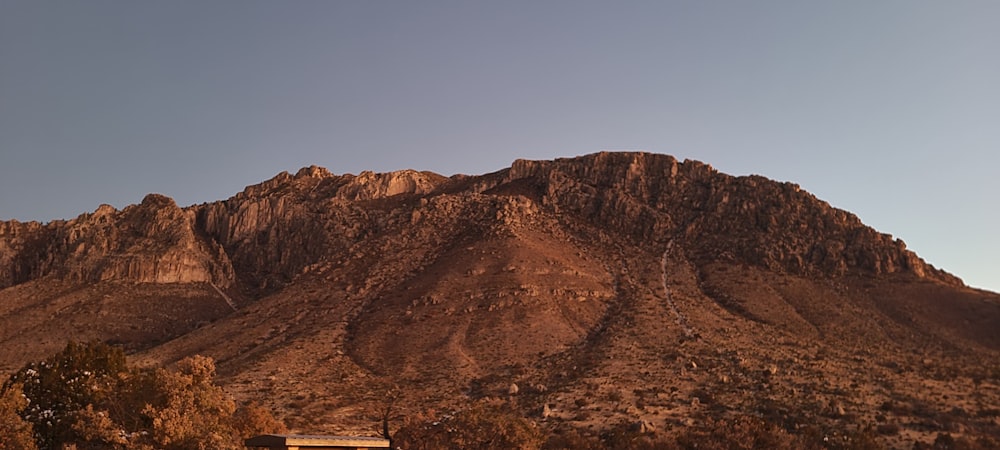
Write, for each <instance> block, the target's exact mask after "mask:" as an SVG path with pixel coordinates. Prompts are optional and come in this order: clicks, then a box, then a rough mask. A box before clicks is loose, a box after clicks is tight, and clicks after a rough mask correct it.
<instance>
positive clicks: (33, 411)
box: [3, 341, 127, 450]
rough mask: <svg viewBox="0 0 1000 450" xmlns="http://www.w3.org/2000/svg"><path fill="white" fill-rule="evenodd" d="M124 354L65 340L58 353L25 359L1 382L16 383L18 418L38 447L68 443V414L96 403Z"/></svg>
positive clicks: (72, 438) (108, 388)
mask: <svg viewBox="0 0 1000 450" xmlns="http://www.w3.org/2000/svg"><path fill="white" fill-rule="evenodd" d="M126 370H127V366H126V364H125V353H124V352H122V350H121V349H120V348H117V347H112V346H109V345H106V344H104V343H101V342H96V341H94V342H88V343H76V342H70V343H69V344H67V345H66V348H64V349H63V350H62V351H61V352H59V353H57V354H55V355H53V356H52V357H50V358H47V359H45V360H44V361H41V362H38V363H31V364H28V365H26V366H25V367H23V368H22V369H21V370H19V371H17V372H16V373H14V375H12V376H11V377H10V378H9V379H8V380H7V381H6V382H5V383H4V385H3V390H4V391H7V390H8V389H9V387H10V386H13V385H20V386H22V389H23V392H24V396H25V397H26V398H27V400H28V405H27V407H26V408H24V410H23V411H21V417H22V418H23V419H24V420H26V421H27V422H30V423H31V424H32V425H33V426H34V435H35V441H36V442H37V443H38V446H39V448H41V449H43V450H47V449H55V448H58V447H59V446H60V445H61V444H62V443H64V442H73V441H75V440H76V439H77V438H78V436H77V435H76V432H75V431H74V430H73V427H72V425H73V422H74V421H75V417H74V414H75V413H76V412H77V411H80V410H83V409H84V408H86V407H87V405H91V404H96V403H101V402H102V400H103V398H102V397H103V396H105V395H107V394H108V393H110V392H112V391H113V388H114V387H115V385H116V380H117V378H118V375H119V373H121V372H125V371H126Z"/></svg>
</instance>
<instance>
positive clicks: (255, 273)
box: [0, 153, 961, 289]
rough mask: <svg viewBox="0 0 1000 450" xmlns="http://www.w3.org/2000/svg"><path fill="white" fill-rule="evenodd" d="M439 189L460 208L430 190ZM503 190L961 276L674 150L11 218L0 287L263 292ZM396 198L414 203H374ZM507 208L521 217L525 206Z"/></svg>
mask: <svg viewBox="0 0 1000 450" xmlns="http://www.w3.org/2000/svg"><path fill="white" fill-rule="evenodd" d="M491 190H494V191H491ZM442 193H449V194H450V195H451V200H449V201H448V202H450V203H453V205H448V206H446V205H445V203H448V202H444V203H442V202H438V203H436V204H432V203H431V202H429V201H428V200H429V199H434V198H435V197H436V196H438V195H440V194H442ZM505 193H506V194H517V195H519V196H525V198H533V199H535V200H536V201H537V202H538V204H539V205H540V206H541V207H542V208H545V209H547V210H549V211H551V212H552V213H555V214H570V215H573V216H575V217H578V218H579V219H580V220H584V221H587V222H589V223H591V224H593V225H596V226H600V227H606V228H607V229H610V230H616V231H617V232H620V233H622V234H624V235H625V236H627V237H629V238H631V239H633V240H635V241H639V242H645V243H648V244H651V245H656V246H660V247H663V246H666V245H667V243H669V242H673V244H674V245H681V246H683V248H684V249H685V251H686V252H688V253H689V254H690V255H691V256H692V257H694V258H696V259H699V260H705V261H708V260H719V259H721V260H729V261H739V262H744V263H748V264H753V265H757V266H763V267H767V268H770V269H773V270H783V271H788V272H790V273H800V274H803V273H810V274H820V275H826V276H840V275H844V274H848V273H868V274H872V275H881V274H891V273H900V272H902V273H912V274H914V275H917V276H918V277H925V278H929V279H934V280H937V281H940V282H944V283H948V284H952V285H960V284H961V281H960V280H958V279H957V278H955V277H954V276H952V275H949V274H947V273H945V272H942V271H940V270H937V269H935V268H933V267H931V266H930V265H928V264H926V263H925V262H924V261H923V260H921V259H920V258H919V257H918V256H917V255H915V254H914V253H912V252H910V251H908V250H907V249H906V246H905V244H904V243H903V242H902V241H900V240H898V239H897V240H893V239H892V237H891V236H889V235H886V234H881V233H878V232H876V231H875V230H872V229H871V228H869V227H866V226H865V225H864V224H862V223H861V221H860V220H858V218H857V217H855V216H854V215H852V214H850V213H848V212H845V211H842V210H839V209H836V208H833V207H831V206H830V205H828V204H827V203H825V202H823V201H821V200H818V199H816V198H815V197H814V196H812V195H811V194H809V193H807V192H804V191H802V190H800V189H799V188H798V186H797V185H794V184H791V183H778V182H774V181H771V180H768V179H765V178H763V177H759V176H749V177H733V176H729V175H725V174H722V173H718V172H717V171H715V170H714V169H712V167H711V166H709V165H706V164H703V163H700V162H697V161H683V162H679V161H677V160H676V159H674V158H673V157H670V156H665V155H655V154H645V153H599V154H593V155H588V156H584V157H579V158H572V159H559V160H555V161H526V160H518V161H515V162H514V164H513V165H512V166H511V167H510V168H509V169H505V170H503V171H500V172H498V173H495V174H490V175H484V176H481V177H462V176H456V177H453V178H451V179H448V178H445V177H442V176H440V175H436V174H433V173H429V172H416V171H411V170H405V171H399V172H392V173H383V174H375V173H371V172H363V173H361V174H360V175H357V176H354V175H342V176H337V175H333V174H331V173H330V172H329V171H327V170H326V169H323V168H318V167H315V166H313V167H308V168H303V169H302V170H300V171H299V172H298V173H296V174H295V175H290V174H288V173H281V174H279V175H278V176H276V177H274V178H272V179H271V180H268V181H266V182H263V183H261V184H258V185H255V186H250V187H247V188H246V190H244V191H243V192H242V193H240V194H238V195H236V196H234V197H233V198H230V199H229V200H226V201H222V202H214V203H208V204H202V205H196V206H192V207H189V208H186V209H180V208H178V207H177V205H176V204H175V203H174V202H173V201H172V200H170V199H169V198H166V197H163V196H160V195H155V194H151V195H149V196H147V197H146V198H145V199H144V200H143V202H142V203H141V204H139V205H134V206H130V207H128V208H125V209H124V210H122V211H116V210H115V209H114V208H112V207H110V206H107V205H105V206H102V207H100V208H98V209H97V211H95V212H94V213H91V214H83V215H81V216H80V217H77V218H76V219H73V220H70V221H54V222H50V223H48V224H44V225H42V224H39V223H33V222H32V223H19V222H16V221H11V222H2V223H0V287H4V286H12V285H15V284H18V283H22V282H25V281H28V280H32V279H37V278H40V277H44V276H56V277H59V278H62V279H70V280H79V281H102V280H119V281H131V282H140V283H176V282H180V283H184V282H201V281H211V282H213V283H215V284H216V285H220V286H228V285H230V284H232V283H233V282H234V281H236V280H237V279H239V280H241V281H243V282H244V283H246V284H247V285H248V286H250V287H252V288H254V289H261V288H262V289H269V288H274V287H275V286H280V285H282V284H284V283H287V282H288V281H290V280H291V279H292V278H293V277H294V276H296V275H297V274H298V273H300V272H301V271H302V270H303V269H304V268H306V267H308V266H310V265H312V264H316V263H318V262H320V261H329V260H336V259H338V258H343V257H344V256H345V255H347V254H348V253H349V250H350V248H351V247H352V246H353V245H355V244H357V243H358V242H360V241H361V240H362V239H365V238H369V237H371V236H373V235H376V234H378V233H379V232H381V231H382V230H384V229H386V228H387V227H389V226H391V225H394V224H398V223H401V222H404V223H405V222H411V221H412V222H416V221H419V220H420V218H421V217H422V216H425V215H428V214H433V213H431V211H433V210H434V209H435V208H438V209H439V208H440V207H442V206H446V208H447V209H448V210H447V211H445V212H444V215H446V216H447V215H458V216H463V215H466V214H472V216H469V217H474V216H476V215H479V214H482V211H466V209H467V208H469V207H470V206H472V207H474V208H478V207H480V206H482V205H481V201H480V200H475V198H476V196H477V195H483V194H485V195H491V194H505ZM389 197H393V198H413V199H415V200H414V201H403V202H397V203H395V204H391V205H390V204H389V203H384V204H380V203H378V201H379V200H380V199H386V198H389ZM417 198H422V199H423V200H421V201H416V199H417ZM503 214H506V215H507V219H506V220H508V221H509V220H512V219H511V218H512V217H513V220H520V217H519V216H520V213H519V212H516V211H513V212H512V211H507V212H505V213H503ZM438 215H440V214H438ZM501 215H502V214H501ZM467 218H468V217H467ZM466 222H469V220H466Z"/></svg>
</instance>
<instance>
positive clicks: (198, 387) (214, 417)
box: [0, 343, 285, 450]
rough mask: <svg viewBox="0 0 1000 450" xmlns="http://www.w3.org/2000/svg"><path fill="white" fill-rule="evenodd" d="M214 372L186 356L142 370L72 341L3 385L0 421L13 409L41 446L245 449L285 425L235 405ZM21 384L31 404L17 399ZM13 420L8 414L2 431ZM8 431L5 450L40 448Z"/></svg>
mask: <svg viewBox="0 0 1000 450" xmlns="http://www.w3.org/2000/svg"><path fill="white" fill-rule="evenodd" d="M214 377H215V362H214V361H213V360H212V359H211V358H208V357H203V356H194V357H191V358H186V359H184V360H181V361H180V362H178V363H177V369H176V370H166V369H152V370H149V369H137V368H132V367H128V366H127V365H126V364H125V357H124V353H122V351H121V350H120V349H118V348H114V347H110V346H107V345H104V344H101V343H88V344H75V343H74V344H69V345H67V347H66V349H64V350H63V351H62V352H60V353H58V354H56V355H54V356H53V357H52V358H49V359H46V360H45V361H42V362H40V363H36V364H29V365H27V366H25V367H24V368H23V369H21V370H20V371H18V372H17V373H15V374H14V375H13V376H11V378H10V379H9V380H7V382H6V383H4V385H3V391H2V392H3V394H4V395H3V397H2V399H4V400H0V420H2V419H3V417H4V416H3V414H5V413H6V410H12V411H15V412H14V414H17V415H19V417H20V418H22V419H23V420H24V422H26V425H28V426H27V427H24V426H21V427H20V428H18V430H22V431H20V433H24V431H23V430H25V429H27V430H29V431H28V432H30V430H31V429H32V427H33V428H34V441H35V443H37V447H38V448H40V449H42V450H54V449H59V448H62V445H63V444H65V443H72V444H75V445H76V448H77V449H78V450H90V449H94V450H96V449H113V450H125V449H153V448H156V449H162V450H228V449H233V450H242V449H243V448H244V447H243V442H242V441H243V438H246V437H250V435H251V434H263V433H273V432H282V431H285V427H284V425H283V424H281V422H279V421H277V420H276V419H274V417H272V416H271V415H270V414H269V413H268V412H267V411H266V410H264V409H263V408H260V407H259V406H256V405H248V406H245V407H244V408H240V409H237V408H236V405H235V403H234V402H233V400H232V399H231V398H230V397H229V395H227V394H226V393H225V392H224V391H223V390H222V388H220V387H218V386H216V385H215V384H214ZM22 385H23V386H24V389H23V392H24V396H23V397H20V398H21V399H22V400H24V402H25V403H27V407H25V406H23V405H20V404H18V403H17V399H18V398H19V397H18V395H17V394H16V393H17V392H18V390H19V387H20V386H22ZM11 393H14V394H11ZM8 398H12V399H13V400H6V399H8ZM6 404H10V405H13V406H10V407H5V406H4V405H6ZM10 423H13V424H15V425H16V422H14V421H11V422H10ZM9 426H10V425H9V424H8V423H7V420H3V422H2V423H0V431H6V429H5V428H3V427H9ZM7 435H8V433H6V432H4V434H3V435H2V437H0V450H7V449H8V448H11V449H20V448H24V449H33V448H34V447H23V446H22V447H17V446H10V447H5V446H4V445H5V444H4V442H5V439H9V438H7V437H6V436H7Z"/></svg>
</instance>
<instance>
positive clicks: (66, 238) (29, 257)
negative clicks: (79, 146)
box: [0, 194, 233, 287]
mask: <svg viewBox="0 0 1000 450" xmlns="http://www.w3.org/2000/svg"><path fill="white" fill-rule="evenodd" d="M193 219H194V215H193V213H192V212H190V211H184V210H182V209H180V208H179V207H177V204H175V203H174V201H173V200H171V199H169V198H167V197H164V196H162V195H157V194H150V195H148V196H146V198H145V199H143V201H142V203H141V204H138V205H133V206H129V207H127V208H125V209H124V210H122V211H116V210H115V208H114V207H111V206H108V205H102V206H101V207H100V208H98V209H97V210H96V211H94V212H93V213H91V214H83V215H81V216H79V217H77V218H76V219H73V220H69V221H54V222H51V223H48V224H46V225H41V224H38V223H27V224H21V223H17V222H8V223H5V224H3V226H0V286H3V287H7V286H11V285H14V284H18V283H22V282H25V281H29V280H32V279H37V278H42V277H46V276H52V277H56V278H59V279H63V280H71V281H79V282H99V281H125V282H136V283H193V282H212V283H215V284H216V285H217V286H221V287H225V286H228V285H229V284H230V283H231V281H232V280H233V270H232V266H231V265H230V264H229V260H228V257H227V256H226V254H225V252H224V251H222V247H220V246H219V245H218V244H215V243H214V242H211V241H209V240H206V239H204V238H201V237H199V236H198V233H197V232H196V231H195V228H194V226H193V225H194V220H193Z"/></svg>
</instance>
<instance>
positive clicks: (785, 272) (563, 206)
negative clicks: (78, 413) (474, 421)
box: [0, 153, 1000, 448]
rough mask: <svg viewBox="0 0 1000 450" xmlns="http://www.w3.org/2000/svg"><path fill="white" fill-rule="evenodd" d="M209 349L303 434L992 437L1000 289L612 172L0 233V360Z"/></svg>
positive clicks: (728, 181) (148, 209)
mask: <svg viewBox="0 0 1000 450" xmlns="http://www.w3.org/2000/svg"><path fill="white" fill-rule="evenodd" d="M92 339H97V340H101V341H106V342H112V343H116V344H120V345H123V346H124V347H125V348H126V349H127V351H128V352H129V353H130V355H131V358H132V360H133V361H135V362H137V363H140V364H145V365H169V364H171V363H173V362H175V361H177V360H179V359H181V358H183V357H185V356H190V355H194V354H202V355H207V356H211V357H213V358H215V360H216V361H217V364H218V370H219V376H220V381H221V383H222V384H223V386H224V387H225V389H226V390H227V391H228V392H229V393H231V394H232V395H234V396H235V397H236V398H237V400H241V401H245V400H250V399H254V400H258V401H261V402H263V403H264V404H265V405H266V406H267V407H268V408H270V409H271V410H273V411H274V412H275V414H276V415H278V416H279V417H282V418H283V419H284V420H285V421H286V422H287V423H288V424H289V425H290V427H291V428H292V430H293V431H296V432H301V433H307V434H318V433H358V434H370V433H371V430H372V429H373V427H374V425H375V422H374V419H373V417H372V411H374V410H377V409H378V408H379V407H380V405H383V404H384V403H385V401H386V400H385V399H386V396H387V392H390V391H391V392H394V394H393V395H398V396H399V399H398V400H397V405H399V408H401V411H402V414H408V413H409V414H416V413H425V412H427V411H432V412H442V413H443V412H447V411H452V410H456V409H461V408H462V407H463V406H464V405H467V404H469V402H470V401H473V400H476V399H480V398H486V397H494V398H498V399H504V400H505V401H508V402H509V403H510V404H512V405H514V407H515V408H517V410H519V411H521V412H522V413H523V414H524V415H525V416H526V417H529V418H532V420H535V421H536V423H537V425H538V426H540V427H546V428H548V429H563V428H565V429H568V428H572V429H576V430H582V431H583V432H591V433H598V432H600V430H603V429H607V428H609V427H612V426H614V425H617V424H620V423H632V424H641V429H642V430H644V431H648V432H651V433H671V432H673V431H674V430H679V429H684V428H685V427H692V426H698V424H699V423H704V422H706V421H711V420H718V419H725V418H727V417H733V416H737V415H753V416H757V417H764V418H766V419H767V420H769V421H773V422H775V423H780V424H782V425H783V426H784V427H786V428H787V429H789V430H795V429H797V427H800V426H802V425H803V424H825V425H826V426H828V429H832V430H837V429H840V430H850V429H858V428H861V427H877V429H878V430H879V439H881V440H882V441H883V443H884V444H886V445H887V446H890V447H895V448H911V447H912V446H913V443H914V442H931V441H933V440H934V437H935V436H937V435H939V434H940V433H943V432H945V433H950V434H952V435H957V436H963V435H967V436H972V437H977V436H996V435H998V434H1000V413H998V410H997V408H998V405H1000V295H998V294H996V293H993V292H986V291H982V290H976V289H972V288H969V287H967V286H965V285H964V284H963V283H962V281H961V280H960V279H958V278H956V277H955V276H953V275H951V274H949V273H947V272H945V271H943V270H940V269H938V268H935V267H933V266H931V265H930V264H928V263H926V262H925V261H924V260H922V259H921V258H920V257H919V256H917V255H916V254H915V253H913V252H912V251H910V250H908V249H907V248H906V245H905V244H904V243H903V242H902V241H901V240H899V239H893V238H892V237H891V236H889V235H887V234H883V233H880V232H878V231H876V230H873V229H871V228H870V227H867V226H865V225H864V224H863V223H862V222H861V220H859V219H858V218H857V217H856V216H854V215H853V214H851V213H849V212H847V211H843V210H839V209H836V208H833V207H831V206H830V205H829V204H827V203H826V202H824V201H822V200H820V199H817V198H816V197H814V196H813V195H811V194H809V193H808V192H805V191H803V190H802V189H800V188H799V187H798V186H797V185H795V184H792V183H781V182H776V181H772V180H769V179H766V178H763V177H759V176H747V177H734V176H730V175H726V174H723V173H719V172H718V171H716V170H714V169H713V168H712V167H711V166H709V165H707V164H704V163H701V162H697V161H689V160H688V161H678V160H677V159H675V158H673V157H670V156H666V155H657V154H647V153H599V154H593V155H587V156H582V157H576V158H567V159H557V160H554V161H527V160H518V161H515V162H514V163H513V164H512V165H511V167H509V168H506V169H503V170H500V171H497V172H494V173H490V174H485V175H479V176H466V175H455V176H452V177H445V176H441V175H437V174H434V173H430V172H417V171H412V170H405V171H399V172H392V173H371V172H363V173H361V174H359V175H350V174H346V175H335V174H333V173H331V172H330V171H328V170H326V169H323V168H319V167H308V168H303V169H302V170H300V171H298V172H297V173H295V174H294V175H292V174H289V173H281V174H279V175H277V176H276V177H274V178H272V179H270V180H268V181H265V182H263V183H261V184H258V185H254V186H249V187H247V188H246V189H245V190H244V191H243V192H241V193H239V194H236V195H235V196H233V197H232V198H229V199H228V200H225V201H219V202H213V203H206V204H201V205H194V206H189V207H186V208H181V207H178V205H176V203H175V202H174V201H173V200H171V199H169V198H167V197H164V196H162V195H156V194H150V195H148V196H147V197H146V198H145V199H144V200H143V201H142V203H141V204H138V205H133V206H129V207H126V208H124V209H122V210H121V211H118V210H116V209H115V208H113V207H110V206H102V207H100V208H98V209H97V210H96V211H95V212H93V213H89V214H82V215H80V216H79V217H77V218H75V219H73V220H68V221H53V222H49V223H46V224H41V223H35V222H31V223H19V222H15V221H11V222H2V223H0V369H2V370H3V371H4V372H5V373H11V372H13V371H14V370H16V369H18V368H20V367H21V366H22V365H24V364H25V363H27V362H30V361H37V360H40V359H42V358H44V357H46V356H48V355H51V354H53V353H55V352H56V351H58V350H59V349H60V348H62V347H63V346H64V345H65V343H66V342H67V341H69V340H73V341H81V340H92Z"/></svg>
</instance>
